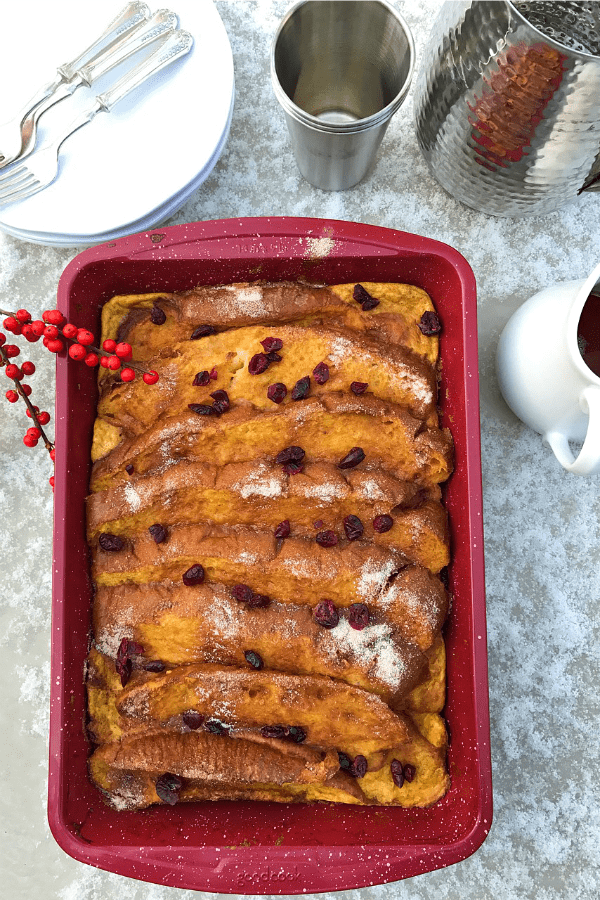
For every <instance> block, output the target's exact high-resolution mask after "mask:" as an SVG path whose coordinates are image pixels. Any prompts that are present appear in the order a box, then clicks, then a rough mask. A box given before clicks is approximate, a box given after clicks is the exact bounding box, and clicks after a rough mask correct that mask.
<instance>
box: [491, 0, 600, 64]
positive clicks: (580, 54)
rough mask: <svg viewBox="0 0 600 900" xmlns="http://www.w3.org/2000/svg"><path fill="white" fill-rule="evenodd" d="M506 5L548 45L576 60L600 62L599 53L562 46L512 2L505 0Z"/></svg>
mask: <svg viewBox="0 0 600 900" xmlns="http://www.w3.org/2000/svg"><path fill="white" fill-rule="evenodd" d="M505 3H506V5H507V6H508V8H509V10H510V12H511V14H512V15H514V16H515V18H516V19H518V20H519V21H520V22H521V23H523V24H524V25H527V27H528V28H531V30H532V31H535V33H536V34H539V36H540V38H541V39H542V40H543V41H545V42H546V43H548V44H550V45H551V46H552V47H556V48H557V49H558V50H560V51H561V52H563V53H564V52H567V53H568V54H569V56H572V57H575V58H576V59H584V60H594V61H595V62H600V55H599V54H597V53H590V52H588V51H586V50H575V49H574V48H573V47H568V46H567V45H566V44H561V42H560V41H557V40H556V38H553V37H550V35H548V34H544V32H543V31H540V29H539V28H536V26H535V25H533V24H532V23H531V22H530V21H529V19H528V18H527V16H525V15H523V13H522V12H520V10H519V9H518V7H517V6H516V4H515V3H514V2H511V0H505Z"/></svg>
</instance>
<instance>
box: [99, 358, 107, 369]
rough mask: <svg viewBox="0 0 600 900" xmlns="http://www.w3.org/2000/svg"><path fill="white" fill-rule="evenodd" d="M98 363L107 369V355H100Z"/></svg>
mask: <svg viewBox="0 0 600 900" xmlns="http://www.w3.org/2000/svg"><path fill="white" fill-rule="evenodd" d="M100 365H101V366H102V368H103V369H108V356H101V357H100Z"/></svg>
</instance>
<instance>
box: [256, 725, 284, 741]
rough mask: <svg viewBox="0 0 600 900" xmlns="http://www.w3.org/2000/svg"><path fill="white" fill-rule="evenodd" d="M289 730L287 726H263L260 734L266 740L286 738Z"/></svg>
mask: <svg viewBox="0 0 600 900" xmlns="http://www.w3.org/2000/svg"><path fill="white" fill-rule="evenodd" d="M288 731H289V729H288V728H286V727H285V725H263V727H262V728H261V729H260V733H261V735H262V736H263V737H264V738H277V739H281V738H286V737H287V736H288Z"/></svg>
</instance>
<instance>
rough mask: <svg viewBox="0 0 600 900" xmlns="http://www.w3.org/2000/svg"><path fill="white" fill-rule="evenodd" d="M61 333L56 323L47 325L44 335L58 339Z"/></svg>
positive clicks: (51, 338)
mask: <svg viewBox="0 0 600 900" xmlns="http://www.w3.org/2000/svg"><path fill="white" fill-rule="evenodd" d="M59 334H60V332H59V330H58V328H57V327H56V325H46V327H45V328H44V337H47V338H48V340H56V338H57V337H58V335H59Z"/></svg>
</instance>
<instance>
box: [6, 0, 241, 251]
mask: <svg viewBox="0 0 600 900" xmlns="http://www.w3.org/2000/svg"><path fill="white" fill-rule="evenodd" d="M148 5H149V6H150V9H151V10H152V12H155V11H156V9H158V8H164V6H167V4H164V5H163V6H159V5H154V4H152V3H149V4H148ZM124 6H125V0H102V2H100V3H93V4H88V3H85V4H82V3H81V0H53V2H52V3H46V2H40V0H20V2H19V3H14V4H13V3H11V4H7V8H6V9H3V14H2V15H3V22H2V30H1V32H0V84H3V85H11V89H10V91H8V90H6V89H4V90H3V92H2V97H1V99H0V119H2V120H7V119H9V118H10V117H11V116H12V115H13V114H14V113H16V112H17V111H18V110H19V109H20V108H21V106H22V105H23V104H24V103H25V102H26V101H27V100H28V99H29V98H30V97H31V96H32V95H33V94H34V93H35V92H36V91H37V89H38V88H39V87H41V86H42V85H43V84H46V83H47V82H49V81H52V80H53V78H54V76H55V74H56V67H57V66H58V65H60V64H63V63H66V62H69V61H70V60H71V59H74V58H75V57H76V56H77V55H78V54H79V53H80V52H81V50H83V49H84V48H85V47H87V46H88V45H89V44H91V43H92V41H93V40H94V39H95V37H96V36H97V35H98V34H100V33H101V32H102V31H103V30H104V29H105V28H106V26H107V25H108V24H109V22H110V21H111V20H112V19H113V18H114V17H115V16H116V15H117V13H118V12H120V10H121V9H122V8H123V7H124ZM168 8H170V9H173V11H174V12H176V13H177V15H178V16H179V24H180V27H181V28H184V29H186V30H187V31H189V32H191V34H192V35H193V37H194V47H193V48H192V50H191V52H190V53H189V54H188V55H187V56H185V57H183V59H180V60H178V61H177V62H175V63H174V64H173V65H172V66H169V67H168V68H167V69H165V70H163V72H160V73H158V74H157V75H155V76H153V78H152V79H151V80H150V81H148V82H147V83H146V84H145V85H143V86H142V87H141V88H139V89H138V90H137V91H135V92H134V93H132V94H130V95H129V96H128V97H126V98H125V99H124V100H123V101H122V102H121V103H119V104H117V106H116V107H114V109H113V110H112V111H111V112H110V113H99V114H98V115H97V116H96V118H95V119H94V120H93V121H92V122H91V123H90V124H89V125H86V126H85V127H84V128H82V129H81V130H80V131H78V132H76V133H75V134H73V135H72V137H70V138H69V139H68V140H67V141H66V142H65V144H64V145H63V148H62V150H61V156H60V169H59V175H58V178H57V179H56V181H55V182H54V183H53V184H52V185H50V186H49V187H48V188H46V189H45V190H43V191H40V192H39V193H38V194H35V195H34V196H33V197H30V198H28V199H27V200H23V201H21V202H20V203H14V204H12V205H10V206H7V207H4V208H3V209H1V210H0V229H2V230H5V231H6V232H7V233H12V234H13V235H14V236H17V235H18V236H20V237H22V238H23V239H24V240H33V241H36V239H37V242H39V243H47V244H50V243H53V242H54V243H56V244H63V245H64V243H65V239H66V240H67V241H69V242H70V241H71V239H76V240H75V243H76V244H82V243H95V242H97V238H98V237H99V236H101V235H102V236H103V237H102V238H101V239H105V238H104V236H105V235H108V236H109V238H110V237H113V236H114V235H115V232H120V233H127V234H129V233H131V232H132V231H135V230H139V229H138V228H137V227H136V226H137V224H139V223H146V224H145V225H143V228H144V227H146V228H147V227H152V225H150V224H147V223H148V222H150V220H151V219H152V217H153V216H154V215H155V214H156V213H157V211H159V212H160V215H161V216H162V218H166V217H167V216H168V215H171V214H172V211H175V210H172V211H169V212H167V213H166V214H164V210H165V209H167V208H169V207H171V206H173V204H177V208H178V207H179V206H180V205H181V203H182V202H185V199H187V196H189V193H187V190H188V189H189V187H190V186H191V185H193V186H194V187H193V190H195V189H196V188H197V187H198V186H199V184H200V183H201V181H202V180H203V178H205V177H206V176H207V175H208V173H209V171H210V170H211V169H212V167H213V166H214V164H215V162H216V160H217V158H218V153H217V151H219V152H221V151H222V149H223V146H224V139H223V138H224V136H226V135H227V132H228V128H229V122H230V117H231V107H232V100H233V96H234V73H233V56H232V52H231V46H230V43H229V38H228V36H227V32H226V31H225V27H224V25H223V23H222V21H221V19H220V17H219V15H218V13H217V10H216V8H215V6H214V5H213V3H212V0H176V2H175V3H174V4H173V5H172V6H171V5H169V6H168ZM24 22H27V23H28V26H27V28H26V29H25V28H24V25H23V23H24ZM25 34H26V35H27V38H25ZM111 80H112V79H111V76H105V77H104V78H103V79H100V80H99V81H98V82H96V84H94V86H93V87H92V88H91V89H90V88H83V87H82V88H79V89H78V90H77V91H76V92H75V94H74V95H73V96H72V97H70V98H68V99H66V100H64V101H62V102H61V103H59V104H57V105H56V106H55V107H53V108H52V109H50V110H48V112H47V113H45V114H44V115H43V116H42V118H41V119H40V126H42V127H41V128H40V139H42V140H43V139H44V137H50V136H52V135H53V134H55V133H56V131H57V130H58V129H60V128H61V127H62V125H64V124H68V123H69V122H70V121H71V120H72V119H73V118H74V117H75V116H76V115H77V112H78V110H80V109H82V108H85V107H87V105H88V104H89V102H90V101H91V99H93V97H94V96H95V95H96V94H98V93H101V91H102V90H104V89H105V88H106V87H107V86H108V84H109V83H110V82H111ZM9 101H10V102H9ZM219 148H220V149H219ZM0 152H1V148H0ZM179 195H185V196H184V197H183V200H181V202H178V199H179Z"/></svg>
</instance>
